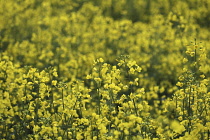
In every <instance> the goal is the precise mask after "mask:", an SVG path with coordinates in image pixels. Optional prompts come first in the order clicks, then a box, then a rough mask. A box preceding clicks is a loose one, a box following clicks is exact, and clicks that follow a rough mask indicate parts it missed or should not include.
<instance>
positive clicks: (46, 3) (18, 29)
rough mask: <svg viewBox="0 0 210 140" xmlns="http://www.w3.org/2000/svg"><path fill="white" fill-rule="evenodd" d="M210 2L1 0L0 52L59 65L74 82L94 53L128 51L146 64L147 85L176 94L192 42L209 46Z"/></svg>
mask: <svg viewBox="0 0 210 140" xmlns="http://www.w3.org/2000/svg"><path fill="white" fill-rule="evenodd" d="M209 7H210V1H209V0H202V1H198V0H121V1H117V0H106V1H102V0H101V1H98V0H62V1H59V0H51V1H50V0H9V1H4V0H1V4H0V9H1V10H0V21H1V24H0V43H1V44H0V47H1V49H0V51H1V56H0V57H1V59H4V56H7V57H8V59H10V60H12V62H13V63H15V64H17V65H19V66H21V67H23V66H26V65H30V66H33V67H36V68H38V69H40V70H43V69H45V68H47V67H49V66H51V67H55V68H56V69H57V70H58V74H59V77H60V79H62V80H63V81H72V80H74V79H80V80H84V77H85V75H87V74H88V73H90V72H91V69H92V67H93V66H92V63H93V60H95V59H96V58H99V57H102V58H104V59H105V61H106V62H108V63H110V64H116V61H115V60H116V59H117V58H118V57H120V56H121V55H129V56H130V58H131V59H133V60H134V59H135V61H136V62H137V64H138V65H140V66H141V67H142V68H143V73H142V75H140V76H139V77H140V78H141V79H142V82H141V84H142V85H141V86H142V87H145V88H146V89H149V87H151V86H160V87H163V88H164V89H165V91H164V94H170V93H172V92H173V91H172V90H171V89H173V88H172V87H173V85H175V83H176V82H177V77H178V76H179V75H180V67H182V65H183V64H182V59H183V57H182V56H183V54H184V52H185V50H186V45H190V44H192V43H191V42H193V41H194V38H197V40H198V41H199V42H202V45H204V46H208V45H209V38H210V34H209V31H208V30H209V28H210V26H209V25H210V24H209V23H210V12H209V11H210V9H209ZM207 50H209V48H207ZM208 54H209V51H208ZM206 61H209V60H206ZM207 63H208V62H207ZM206 67H207V68H206V70H205V72H206V74H208V75H209V70H208V66H206ZM169 89H170V90H169Z"/></svg>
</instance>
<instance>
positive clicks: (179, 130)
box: [171, 121, 185, 134]
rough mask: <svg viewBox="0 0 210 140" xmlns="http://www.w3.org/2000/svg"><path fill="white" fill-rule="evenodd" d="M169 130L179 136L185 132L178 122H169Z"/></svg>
mask: <svg viewBox="0 0 210 140" xmlns="http://www.w3.org/2000/svg"><path fill="white" fill-rule="evenodd" d="M171 128H172V130H173V131H174V132H176V133H178V134H181V133H182V132H184V131H185V127H184V126H183V125H181V124H180V123H179V122H178V121H172V122H171Z"/></svg>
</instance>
